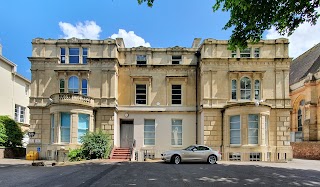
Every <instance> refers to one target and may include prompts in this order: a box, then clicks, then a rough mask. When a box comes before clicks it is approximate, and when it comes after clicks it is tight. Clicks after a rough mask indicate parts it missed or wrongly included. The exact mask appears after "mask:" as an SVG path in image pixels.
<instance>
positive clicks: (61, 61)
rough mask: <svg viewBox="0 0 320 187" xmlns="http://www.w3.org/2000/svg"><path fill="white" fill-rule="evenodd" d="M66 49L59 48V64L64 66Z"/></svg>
mask: <svg viewBox="0 0 320 187" xmlns="http://www.w3.org/2000/svg"><path fill="white" fill-rule="evenodd" d="M62 50H64V54H62ZM66 51H67V50H66V48H65V47H61V48H60V63H61V64H66V62H67V61H66Z"/></svg>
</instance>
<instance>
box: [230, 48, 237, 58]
mask: <svg viewBox="0 0 320 187" xmlns="http://www.w3.org/2000/svg"><path fill="white" fill-rule="evenodd" d="M231 57H232V58H236V57H237V50H233V51H231Z"/></svg>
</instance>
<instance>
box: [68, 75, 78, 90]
mask: <svg viewBox="0 0 320 187" xmlns="http://www.w3.org/2000/svg"><path fill="white" fill-rule="evenodd" d="M71 77H76V78H77V80H78V87H77V88H76V87H72V88H70V82H69V81H70V79H71ZM79 87H80V83H79V77H78V76H75V75H72V76H70V77H69V78H68V93H72V94H80V88H79ZM70 89H71V90H70ZM76 90H77V92H75V91H76Z"/></svg>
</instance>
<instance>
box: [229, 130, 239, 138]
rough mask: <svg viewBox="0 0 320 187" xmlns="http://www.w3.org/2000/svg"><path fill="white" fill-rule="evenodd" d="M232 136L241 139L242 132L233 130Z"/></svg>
mask: <svg viewBox="0 0 320 187" xmlns="http://www.w3.org/2000/svg"><path fill="white" fill-rule="evenodd" d="M230 136H231V137H240V130H231V131H230Z"/></svg>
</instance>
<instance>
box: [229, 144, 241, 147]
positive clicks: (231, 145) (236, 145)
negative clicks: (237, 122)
mask: <svg viewBox="0 0 320 187" xmlns="http://www.w3.org/2000/svg"><path fill="white" fill-rule="evenodd" d="M230 147H242V145H241V144H230Z"/></svg>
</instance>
